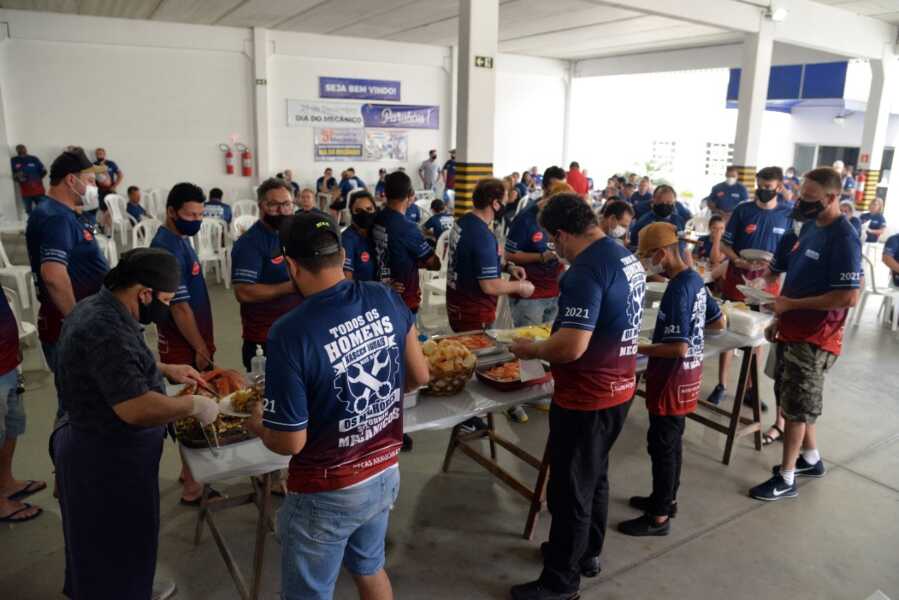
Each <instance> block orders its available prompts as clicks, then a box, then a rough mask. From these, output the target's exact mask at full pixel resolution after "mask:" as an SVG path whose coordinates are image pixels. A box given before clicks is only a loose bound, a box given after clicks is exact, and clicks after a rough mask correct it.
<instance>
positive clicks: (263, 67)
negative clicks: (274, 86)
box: [253, 27, 272, 183]
mask: <svg viewBox="0 0 899 600" xmlns="http://www.w3.org/2000/svg"><path fill="white" fill-rule="evenodd" d="M270 54H271V43H270V42H269V37H268V29H263V28H262V27H254V28H253V78H254V83H253V87H254V88H255V90H256V98H255V103H254V113H255V114H254V116H255V121H254V124H255V133H256V148H254V149H253V150H254V151H255V154H256V182H257V183H259V182H261V181H263V180H265V179H266V178H268V177H269V176H270V175H271V166H270V157H271V151H272V149H271V144H270V143H269V135H268V132H269V122H268V57H269V55H270Z"/></svg>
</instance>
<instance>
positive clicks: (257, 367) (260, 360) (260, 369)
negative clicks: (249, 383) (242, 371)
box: [250, 345, 265, 381]
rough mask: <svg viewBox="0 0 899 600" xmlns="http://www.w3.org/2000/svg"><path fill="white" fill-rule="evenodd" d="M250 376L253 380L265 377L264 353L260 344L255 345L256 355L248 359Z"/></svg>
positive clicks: (260, 379)
mask: <svg viewBox="0 0 899 600" xmlns="http://www.w3.org/2000/svg"><path fill="white" fill-rule="evenodd" d="M250 377H251V378H252V379H253V380H254V381H262V379H264V378H265V354H263V352H262V346H259V345H257V346H256V356H254V357H253V358H251V359H250Z"/></svg>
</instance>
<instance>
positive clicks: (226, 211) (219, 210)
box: [203, 200, 231, 225]
mask: <svg viewBox="0 0 899 600" xmlns="http://www.w3.org/2000/svg"><path fill="white" fill-rule="evenodd" d="M203 216H204V217H211V218H213V219H221V220H222V221H224V222H225V223H227V224H228V225H230V224H231V207H230V206H229V205H227V204H225V203H224V202H219V201H218V200H209V201H208V202H206V204H205V205H204V206H203Z"/></svg>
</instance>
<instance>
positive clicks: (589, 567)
mask: <svg viewBox="0 0 899 600" xmlns="http://www.w3.org/2000/svg"><path fill="white" fill-rule="evenodd" d="M548 547H549V542H543V543H542V544H540V554H541V555H542V556H543V558H544V559H545V558H546V551H547V549H548ZM578 568H579V569H580V572H581V577H596V576H597V575H599V573H600V571H602V565H600V564H599V556H589V557H587V558H582V559H581V561H580V562H579V563H578Z"/></svg>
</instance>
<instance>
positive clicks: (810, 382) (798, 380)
mask: <svg viewBox="0 0 899 600" xmlns="http://www.w3.org/2000/svg"><path fill="white" fill-rule="evenodd" d="M836 360H837V355H836V354H832V353H830V352H827V351H826V350H822V349H821V348H819V347H818V346H815V345H814V344H810V343H808V342H779V343H778V344H777V362H776V366H775V373H774V385H775V387H776V388H777V390H778V395H779V396H780V408H781V411H782V412H783V416H784V419H786V420H787V421H794V422H799V423H808V424H810V425H811V424H814V423H815V421H816V420H817V419H818V417H820V416H821V409H822V406H823V404H824V376H825V374H826V373H827V371H828V370H829V369H830V368H831V367H832V366H833V364H834V363H835V362H836Z"/></svg>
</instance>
